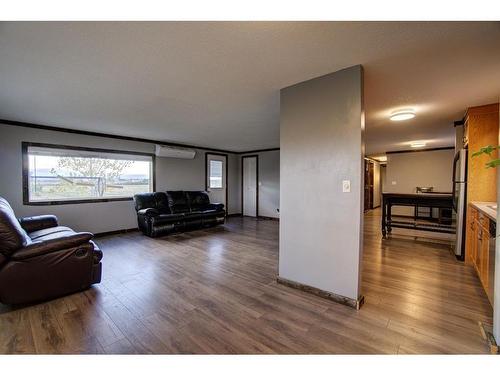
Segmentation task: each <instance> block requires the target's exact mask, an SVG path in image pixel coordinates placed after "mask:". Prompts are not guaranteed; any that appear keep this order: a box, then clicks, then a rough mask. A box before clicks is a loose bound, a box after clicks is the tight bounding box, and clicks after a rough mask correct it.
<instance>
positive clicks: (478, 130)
mask: <svg viewBox="0 0 500 375" xmlns="http://www.w3.org/2000/svg"><path fill="white" fill-rule="evenodd" d="M498 130H499V128H498V103H495V104H488V105H483V106H479V107H471V108H469V109H468V110H467V113H466V115H465V124H464V133H465V134H464V140H466V141H467V143H468V148H469V156H468V159H469V160H468V178H467V181H468V184H467V185H468V186H467V201H468V202H478V201H480V202H481V201H482V202H496V200H497V182H496V181H497V180H496V173H497V171H496V168H486V167H485V163H486V162H487V161H488V159H487V158H488V157H487V156H486V155H483V156H480V157H475V158H473V157H472V154H473V153H474V152H476V151H479V149H481V147H484V146H488V145H493V146H495V145H498ZM496 154H497V153H496V151H495V155H494V156H496Z"/></svg>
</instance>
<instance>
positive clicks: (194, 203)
mask: <svg viewBox="0 0 500 375" xmlns="http://www.w3.org/2000/svg"><path fill="white" fill-rule="evenodd" d="M186 194H187V196H188V198H189V206H190V207H191V211H203V210H205V209H206V208H207V207H208V206H209V205H210V198H209V197H208V194H207V192H205V191H187V192H186Z"/></svg>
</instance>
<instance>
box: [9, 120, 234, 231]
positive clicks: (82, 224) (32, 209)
mask: <svg viewBox="0 0 500 375" xmlns="http://www.w3.org/2000/svg"><path fill="white" fill-rule="evenodd" d="M23 141H25V142H40V143H49V144H60V145H68V146H83V147H96V148H103V149H113V150H123V151H140V152H150V153H154V144H151V143H144V142H134V141H123V140H118V139H110V138H105V137H95V136H86V135H79V134H70V133H62V132H57V131H48V130H39V129H30V128H22V127H17V126H10V125H4V124H0V176H2V178H1V179H0V196H3V197H4V198H6V199H7V200H8V201H9V202H10V204H11V205H12V207H13V209H14V210H15V211H16V215H17V216H28V215H38V214H55V215H57V216H58V217H59V219H60V221H61V223H63V224H64V225H67V226H70V227H72V228H74V229H75V230H81V231H91V232H95V233H99V232H107V231H113V230H120V229H128V228H134V227H136V226H137V223H136V216H135V211H134V208H133V202H132V201H119V202H102V203H82V204H67V205H66V204H65V205H54V206H26V205H23V196H22V155H21V142H23ZM235 157H236V156H235V155H232V154H230V155H229V157H228V169H229V171H228V188H229V192H228V194H229V207H228V208H229V209H228V212H229V213H237V212H240V208H239V190H240V184H239V176H238V175H237V176H234V170H235V168H237V157H236V159H235ZM171 189H173V190H175V189H186V190H204V189H205V153H204V151H201V150H197V154H196V157H195V158H194V159H193V160H183V159H173V158H157V159H156V190H157V191H162V190H163V191H164V190H171Z"/></svg>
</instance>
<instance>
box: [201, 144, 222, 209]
mask: <svg viewBox="0 0 500 375" xmlns="http://www.w3.org/2000/svg"><path fill="white" fill-rule="evenodd" d="M205 190H206V191H207V193H208V195H209V197H210V202H212V203H223V204H224V207H225V208H226V213H227V212H228V209H227V201H228V199H227V155H226V154H216V153H208V152H207V153H206V154H205Z"/></svg>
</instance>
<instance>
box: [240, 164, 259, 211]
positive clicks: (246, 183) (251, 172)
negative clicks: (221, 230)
mask: <svg viewBox="0 0 500 375" xmlns="http://www.w3.org/2000/svg"><path fill="white" fill-rule="evenodd" d="M241 174H242V178H241V181H242V182H241V183H242V189H241V207H242V212H243V216H251V217H257V216H259V183H258V180H259V156H258V155H248V156H242V157H241Z"/></svg>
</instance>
